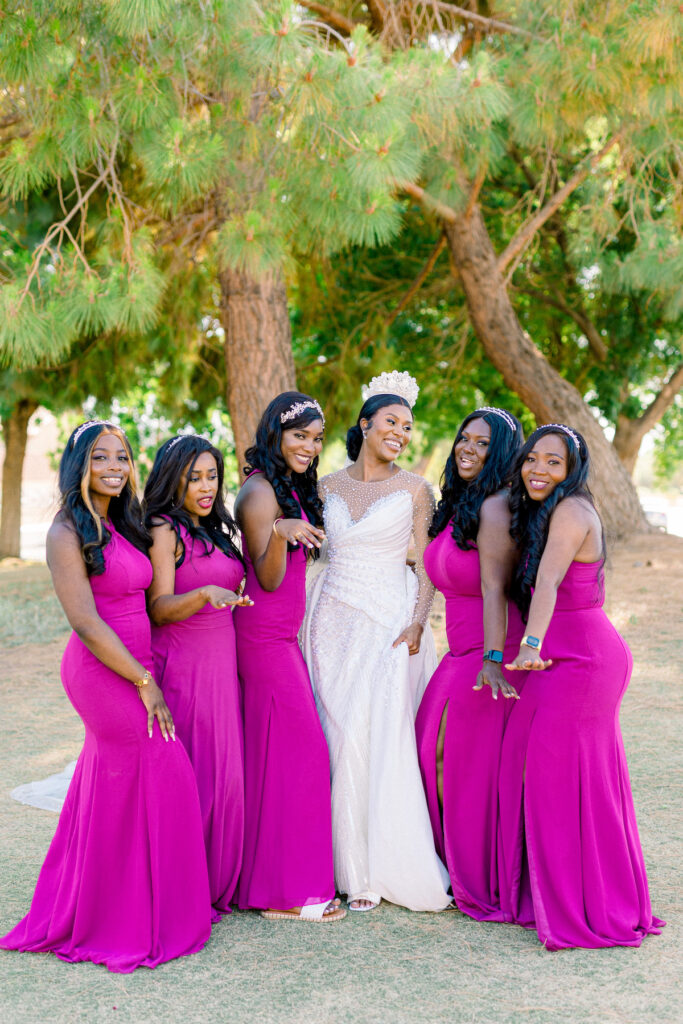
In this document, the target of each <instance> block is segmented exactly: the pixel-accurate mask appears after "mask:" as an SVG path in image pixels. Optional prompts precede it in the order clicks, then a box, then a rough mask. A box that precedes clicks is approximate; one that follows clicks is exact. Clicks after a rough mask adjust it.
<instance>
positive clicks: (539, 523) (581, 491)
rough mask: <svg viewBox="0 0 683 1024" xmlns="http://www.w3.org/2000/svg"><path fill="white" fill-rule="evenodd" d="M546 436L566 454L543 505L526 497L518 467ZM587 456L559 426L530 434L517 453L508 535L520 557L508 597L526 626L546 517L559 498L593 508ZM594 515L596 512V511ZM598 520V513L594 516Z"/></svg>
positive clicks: (578, 438)
mask: <svg viewBox="0 0 683 1024" xmlns="http://www.w3.org/2000/svg"><path fill="white" fill-rule="evenodd" d="M546 434H556V435H557V436H558V437H559V438H561V440H562V442H563V444H564V447H565V449H566V453H567V476H566V477H565V479H564V480H563V481H562V483H560V484H557V486H556V487H555V488H553V490H552V492H551V493H550V494H549V495H548V497H547V498H545V499H544V500H543V501H534V500H533V499H532V498H530V497H529V495H528V494H527V490H526V487H525V486H524V481H523V480H522V466H523V465H524V463H525V461H526V459H527V457H528V455H529V453H530V452H531V451H532V450H533V447H534V445H535V444H536V442H537V441H538V440H539V439H540V438H541V437H545V435H546ZM589 472H590V456H589V454H588V446H587V445H586V441H585V439H584V438H583V437H582V435H581V434H579V432H578V431H577V430H573V429H571V428H570V427H566V426H565V425H564V424H562V423H546V424H545V425H544V426H542V427H538V428H537V429H536V430H534V432H533V434H531V436H530V437H529V440H528V441H527V442H526V444H525V445H524V447H523V448H522V450H521V451H520V453H519V455H518V456H517V459H516V461H515V465H514V467H513V470H512V483H511V487H510V510H511V513H512V519H511V523H510V534H511V536H512V538H513V539H514V540H515V541H516V542H517V544H518V546H519V548H520V557H519V561H518V563H517V567H516V569H515V573H514V576H513V579H512V586H511V588H510V596H511V598H512V599H513V601H514V602H515V604H516V605H517V607H518V608H519V610H520V612H521V613H522V618H523V620H524V621H525V622H526V620H527V618H528V615H529V605H530V604H531V596H532V590H533V587H534V585H535V583H536V575H537V573H538V566H539V563H540V561H541V557H542V555H543V551H544V549H545V545H546V542H547V540H548V530H549V528H550V517H551V515H552V513H553V511H554V510H555V509H556V508H557V506H558V504H559V503H560V502H561V501H562V499H563V498H569V497H570V496H571V495H575V496H576V497H580V498H583V499H584V500H585V501H587V502H588V503H589V504H590V505H592V506H593V508H595V500H594V498H593V495H592V494H591V492H590V488H589V487H588V474H589ZM596 512H597V509H596ZM598 517H599V513H598ZM601 557H602V561H603V563H604V559H605V534H604V530H603V533H602V556H601Z"/></svg>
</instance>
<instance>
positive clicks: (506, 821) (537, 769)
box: [499, 562, 663, 949]
mask: <svg viewBox="0 0 683 1024" xmlns="http://www.w3.org/2000/svg"><path fill="white" fill-rule="evenodd" d="M603 600H604V592H603V587H602V582H601V578H600V563H580V562H572V564H571V565H570V566H569V569H568V570H567V574H566V576H565V577H564V579H563V580H562V583H561V584H560V587H559V589H558V593H557V603H556V606H555V611H554V613H553V617H552V620H551V622H550V626H549V628H548V631H547V633H546V636H545V638H544V641H543V656H544V657H546V658H551V659H552V662H553V664H552V666H551V667H550V668H548V669H546V670H545V671H543V672H531V673H529V677H528V679H527V681H526V684H525V687H524V693H523V695H522V699H521V700H519V701H515V705H514V707H513V708H512V711H511V713H510V719H509V721H508V725H507V728H506V730H505V736H504V739H503V753H502V757H501V769H500V782H499V799H500V814H501V817H500V844H501V846H500V849H501V856H500V878H501V903H502V906H503V909H504V910H505V911H506V916H507V920H509V921H514V922H516V923H517V924H521V925H523V926H524V927H526V928H536V930H537V932H538V937H539V939H540V940H541V942H542V943H544V944H545V946H546V947H547V948H548V949H562V948H563V947H567V946H583V947H588V948H598V947H603V946H639V945H640V943H641V942H642V940H643V937H644V936H645V935H648V934H651V933H655V934H657V933H658V932H659V928H660V926H661V925H662V924H663V922H662V921H659V920H658V919H657V918H655V917H653V916H652V910H651V907H650V896H649V893H648V885H647V876H646V873H645V864H644V861H643V854H642V850H641V848H640V839H639V837H638V828H637V825H636V816H635V811H634V808H633V798H632V796H631V786H630V782H629V776H628V768H627V766H626V756H625V753H624V745H623V741H622V738H621V730H620V728H619V706H620V704H621V700H622V697H623V696H624V693H625V691H626V687H627V686H628V681H629V678H630V675H631V668H632V659H631V652H630V651H629V649H628V647H627V646H626V643H625V642H624V640H623V638H622V637H621V636H620V635H619V633H618V632H617V631H616V629H615V628H614V626H613V625H612V623H611V622H610V621H609V619H608V618H607V616H606V615H605V612H604V611H603V608H602V605H603Z"/></svg>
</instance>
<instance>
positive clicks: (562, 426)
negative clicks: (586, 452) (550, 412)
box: [542, 423, 581, 452]
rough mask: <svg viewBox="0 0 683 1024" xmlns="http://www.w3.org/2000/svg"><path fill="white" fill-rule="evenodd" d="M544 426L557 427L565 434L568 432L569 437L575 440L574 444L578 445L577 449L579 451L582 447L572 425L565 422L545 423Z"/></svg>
mask: <svg viewBox="0 0 683 1024" xmlns="http://www.w3.org/2000/svg"><path fill="white" fill-rule="evenodd" d="M542 427H543V429H544V430H545V428H546V427H555V428H556V429H557V430H561V431H562V433H563V434H567V435H568V436H569V437H571V439H572V441H573V442H574V444H575V446H576V450H577V452H578V450H579V448H580V447H581V445H580V442H579V439H578V437H577V436H576V434H575V433H574V431H573V430H572V428H571V427H567V426H566V425H565V424H564V423H543V424H542Z"/></svg>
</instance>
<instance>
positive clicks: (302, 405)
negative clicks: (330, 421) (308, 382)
mask: <svg viewBox="0 0 683 1024" xmlns="http://www.w3.org/2000/svg"><path fill="white" fill-rule="evenodd" d="M306 409H315V410H316V412H317V413H318V414H319V415H320V419H321V420H322V421H323V426H325V416H324V414H323V411H322V409H321V408H320V405H319V404H318V402H316V400H315V399H314V398H312V399H311V400H310V401H309V402H295V403H294V405H290V407H289V409H287V410H286V411H285V412H281V413H280V423H288V422H289V420H295V419H296V418H297V416H300V415H301V413H302V412H304V411H305V410H306Z"/></svg>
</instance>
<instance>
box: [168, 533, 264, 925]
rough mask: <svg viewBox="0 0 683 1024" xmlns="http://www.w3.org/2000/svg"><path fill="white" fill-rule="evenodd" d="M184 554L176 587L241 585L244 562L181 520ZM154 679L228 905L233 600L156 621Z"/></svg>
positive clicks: (239, 835)
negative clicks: (182, 752)
mask: <svg viewBox="0 0 683 1024" xmlns="http://www.w3.org/2000/svg"><path fill="white" fill-rule="evenodd" d="M180 531H181V537H182V540H183V543H184V545H185V558H184V559H183V562H182V564H181V565H179V566H178V567H177V568H176V571H175V593H176V594H186V593H187V592H188V591H190V590H195V589H196V588H197V587H205V586H210V585H213V586H217V587H225V589H226V590H237V588H238V586H239V584H240V581H241V579H242V577H243V575H244V567H243V566H242V563H241V562H240V561H239V560H238V559H237V558H229V557H228V556H227V555H225V554H224V553H223V552H222V551H221V550H220V549H219V548H216V547H214V548H213V550H211V551H209V552H207V550H206V548H205V546H204V543H203V542H202V541H201V540H193V539H192V537H191V536H190V534H189V533H188V531H187V530H185V528H184V527H183V526H182V525H181V526H180ZM152 651H153V654H154V667H155V671H156V679H157V681H158V683H159V685H160V686H161V688H162V690H163V692H164V697H165V699H166V702H167V704H168V706H169V708H170V710H171V714H172V715H173V721H174V722H175V727H176V735H177V736H178V737H179V738H180V739H181V740H182V742H183V746H184V747H185V749H186V750H187V753H188V754H189V757H190V761H191V762H192V767H193V768H194V772H195V776H196V779H197V788H198V790H199V804H200V808H201V812H202V824H203V828H204V843H205V845H206V856H207V861H208V867H209V889H210V892H211V903H212V904H213V906H214V908H215V910H216V911H218V914H217V915H216V916H220V912H223V913H230V902H231V901H232V899H233V895H234V893H235V888H236V886H237V880H238V877H239V871H240V866H241V864H242V843H243V839H244V749H243V746H244V745H243V736H242V712H241V707H240V704H241V699H240V688H239V681H238V678H237V660H236V652H235V627H234V625H233V619H232V610H231V609H230V608H214V607H213V606H212V605H210V604H208V603H207V604H205V605H204V607H203V608H201V609H200V610H199V611H198V612H195V614H194V615H190V616H189V617H188V618H187V619H183V620H182V621H180V622H169V623H166V624H165V625H163V626H156V627H153V628H152Z"/></svg>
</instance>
